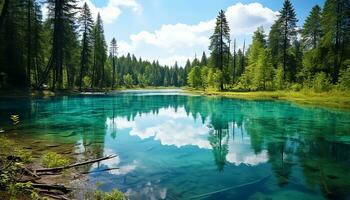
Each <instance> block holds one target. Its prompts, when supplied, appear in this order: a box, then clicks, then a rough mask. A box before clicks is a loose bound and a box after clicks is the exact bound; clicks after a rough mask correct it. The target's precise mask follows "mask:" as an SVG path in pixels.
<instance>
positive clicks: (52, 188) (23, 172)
mask: <svg viewBox="0 0 350 200" xmlns="http://www.w3.org/2000/svg"><path fill="white" fill-rule="evenodd" d="M115 157H116V155H109V156H106V157H103V158H97V159H93V160H88V161H84V162H80V163H75V164H71V165H67V166H63V167H56V168H43V169H36V170H35V169H34V170H32V169H28V168H26V167H22V168H20V169H19V170H17V172H18V173H19V174H20V177H18V179H17V178H14V180H15V181H16V182H28V181H30V182H32V183H31V186H32V187H33V188H34V189H36V190H37V191H38V193H39V194H40V195H41V196H47V197H49V198H52V199H61V200H68V199H69V198H68V197H66V196H65V195H66V194H68V193H70V192H71V191H72V190H73V189H76V188H68V187H66V186H64V185H57V184H54V185H51V184H45V183H38V182H37V180H38V179H41V176H44V175H58V174H60V172H61V171H62V170H65V169H70V168H74V167H79V166H83V165H88V164H91V163H96V162H100V161H103V160H108V159H112V158H115ZM8 160H9V163H8V164H7V165H6V166H4V167H2V168H0V174H1V173H2V171H4V170H6V169H7V168H9V167H10V166H11V165H12V164H14V163H15V160H16V158H15V157H14V158H12V157H11V158H8ZM115 169H118V168H108V169H103V170H95V171H90V172H81V173H80V174H89V173H97V172H103V171H110V170H115ZM26 191H28V192H31V189H26Z"/></svg>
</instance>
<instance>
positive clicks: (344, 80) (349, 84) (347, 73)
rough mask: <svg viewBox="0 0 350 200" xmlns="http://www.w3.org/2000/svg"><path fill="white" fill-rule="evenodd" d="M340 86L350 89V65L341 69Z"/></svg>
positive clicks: (343, 88)
mask: <svg viewBox="0 0 350 200" xmlns="http://www.w3.org/2000/svg"><path fill="white" fill-rule="evenodd" d="M338 86H339V87H340V89H341V90H350V66H348V68H347V69H344V70H342V71H340V76H339V82H338Z"/></svg>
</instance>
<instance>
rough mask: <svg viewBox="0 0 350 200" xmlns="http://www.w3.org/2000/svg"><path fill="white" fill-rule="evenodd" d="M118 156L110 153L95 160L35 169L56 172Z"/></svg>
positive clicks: (36, 171) (37, 171)
mask: <svg viewBox="0 0 350 200" xmlns="http://www.w3.org/2000/svg"><path fill="white" fill-rule="evenodd" d="M115 157H117V156H116V155H109V156H106V157H103V158H97V159H94V160H88V161H84V162H80V163H76V164H72V165H67V166H63V167H55V168H43V169H36V170H34V172H35V173H41V172H55V171H62V170H64V169H70V168H74V167H79V166H82V165H87V164H91V163H96V162H100V161H103V160H109V159H112V158H115Z"/></svg>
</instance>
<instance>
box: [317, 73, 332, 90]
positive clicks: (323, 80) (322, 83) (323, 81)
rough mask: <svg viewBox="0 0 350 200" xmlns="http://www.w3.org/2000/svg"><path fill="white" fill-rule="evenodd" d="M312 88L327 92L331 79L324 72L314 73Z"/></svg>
mask: <svg viewBox="0 0 350 200" xmlns="http://www.w3.org/2000/svg"><path fill="white" fill-rule="evenodd" d="M313 89H314V91H315V92H327V91H329V90H330V89H331V81H330V79H329V77H328V76H327V74H326V73H324V72H320V73H317V74H316V75H315V78H314V83H313Z"/></svg>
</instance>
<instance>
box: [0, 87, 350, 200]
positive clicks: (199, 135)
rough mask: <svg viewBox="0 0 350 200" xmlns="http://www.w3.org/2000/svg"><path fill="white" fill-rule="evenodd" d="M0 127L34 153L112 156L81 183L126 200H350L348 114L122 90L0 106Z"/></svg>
mask: <svg viewBox="0 0 350 200" xmlns="http://www.w3.org/2000/svg"><path fill="white" fill-rule="evenodd" d="M11 115H18V116H19V120H20V122H19V123H18V124H16V125H15V124H13V122H12V121H11V119H10V116H11ZM0 122H1V123H0V128H2V129H4V130H5V133H4V134H5V135H7V136H9V137H13V138H15V139H17V140H18V141H22V142H23V144H28V145H29V144H30V145H29V146H28V148H30V149H33V151H35V150H37V151H43V150H53V151H58V152H60V153H65V154H70V155H71V156H72V159H84V157H95V158H97V157H101V156H102V155H104V154H111V153H115V154H118V157H117V158H116V159H115V160H111V161H106V162H101V163H99V164H98V165H90V166H87V167H86V169H84V170H92V171H94V170H97V169H106V168H108V167H118V168H119V170H113V171H105V172H101V173H93V174H91V175H90V176H91V177H90V182H91V184H94V183H96V182H101V183H102V184H101V185H100V186H99V187H100V189H102V190H106V191H108V190H111V189H112V188H114V187H118V188H120V189H122V190H123V191H124V192H126V194H127V195H129V196H130V197H131V198H133V199H188V198H190V197H196V196H197V197H198V198H199V197H200V198H201V199H233V198H234V199H295V198H299V199H323V198H326V199H349V198H350V196H349V195H350V174H349V173H348V169H349V167H350V132H349V130H350V113H349V112H340V111H337V112H334V111H328V110H325V109H316V108H306V107H300V106H296V105H291V104H288V103H282V102H274V101H244V100H233V99H226V98H218V97H216V98H208V97H202V96H186V95H179V94H177V93H176V92H170V93H168V94H166V93H162V94H157V93H156V92H152V94H150V93H149V92H148V93H140V92H137V93H136V94H135V93H132V92H128V93H121V94H119V93H118V94H115V95H91V96H89V95H78V96H69V97H67V96H65V97H53V98H48V99H23V98H22V99H11V100H6V99H3V100H0ZM42 145H45V146H44V147H43V146H42ZM266 176H268V177H267V178H266V179H263V181H258V182H254V181H256V180H260V179H262V178H264V177H266ZM247 183H253V184H247ZM241 185H242V187H235V186H241ZM230 188H231V189H230ZM203 194H209V195H204V196H201V195H203Z"/></svg>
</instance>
